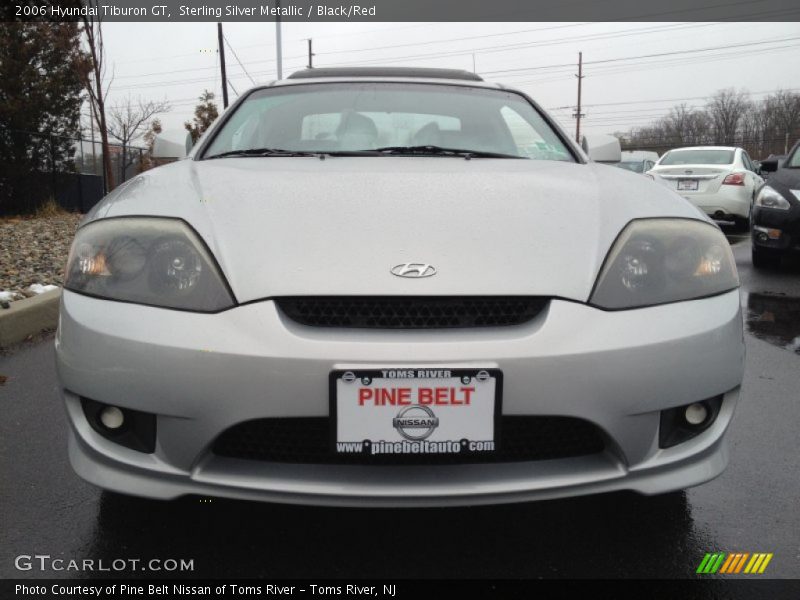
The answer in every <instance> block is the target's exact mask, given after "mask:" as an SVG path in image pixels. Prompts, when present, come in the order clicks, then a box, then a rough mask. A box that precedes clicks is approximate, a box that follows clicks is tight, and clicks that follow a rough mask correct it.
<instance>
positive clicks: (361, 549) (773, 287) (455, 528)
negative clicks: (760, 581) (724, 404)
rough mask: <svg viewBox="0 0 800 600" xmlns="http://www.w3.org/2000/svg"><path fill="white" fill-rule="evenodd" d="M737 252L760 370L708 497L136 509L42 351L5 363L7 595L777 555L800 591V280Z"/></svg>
mask: <svg viewBox="0 0 800 600" xmlns="http://www.w3.org/2000/svg"><path fill="white" fill-rule="evenodd" d="M731 239H732V241H733V242H734V252H735V255H736V259H737V264H738V266H739V272H740V277H741V279H742V302H743V306H745V308H746V309H748V310H747V311H746V312H747V326H746V329H747V336H746V338H747V339H746V341H747V370H746V374H745V379H744V384H743V389H742V400H741V402H740V405H739V408H738V412H737V415H736V417H735V420H734V422H733V424H732V426H731V431H730V432H729V438H728V439H729V444H730V451H731V462H730V465H729V466H728V468H727V470H726V471H725V473H724V474H723V475H722V476H721V477H719V478H717V479H716V480H714V481H712V482H710V483H707V484H705V485H702V486H700V487H697V488H693V489H690V490H688V491H686V492H682V493H675V494H669V495H666V496H660V497H650V498H648V497H641V496H637V495H635V494H628V493H616V494H606V495H599V496H590V497H583V498H576V499H570V500H557V501H547V502H539V503H529V504H518V505H505V506H500V507H480V508H455V509H453V508H449V509H424V510H387V509H381V510H364V509H340V508H337V509H329V508H309V507H293V506H282V505H271V504H260V503H250V502H239V501H229V500H218V499H213V500H212V501H211V502H201V501H200V500H199V499H197V498H194V499H183V500H180V501H175V502H167V503H164V502H156V501H148V500H140V499H128V498H124V497H119V496H115V495H110V494H105V493H102V492H101V491H100V490H98V489H96V488H94V487H93V486H91V485H89V484H87V483H84V482H83V481H82V480H80V479H79V478H78V477H77V476H76V475H74V474H73V472H72V470H71V468H70V467H69V464H68V460H67V455H66V423H65V417H64V413H63V408H62V407H61V405H60V402H59V400H58V399H57V395H56V379H55V373H54V368H53V349H52V339H46V340H44V341H42V342H39V343H36V344H28V345H26V346H23V347H21V348H19V349H18V350H16V351H15V352H14V353H12V354H11V355H9V356H0V374H2V375H6V376H7V377H8V381H7V382H6V383H5V385H2V386H0V410H1V411H2V413H0V414H2V419H0V482H2V483H0V517H1V519H2V521H1V526H0V577H3V578H12V577H20V576H23V577H26V578H28V577H53V576H57V577H65V576H66V577H81V576H82V575H81V574H80V573H75V572H71V573H68V572H62V573H54V572H52V571H45V572H37V571H28V572H25V573H21V572H19V571H17V570H15V568H14V557H15V556H17V555H20V554H37V553H38V554H49V555H51V556H52V557H54V558H55V557H60V558H66V559H72V558H74V559H84V558H93V559H95V560H97V559H101V558H103V559H105V560H107V561H109V562H110V561H111V560H112V559H114V558H120V557H139V558H145V559H149V558H178V559H180V558H190V559H194V565H195V571H194V573H191V574H189V575H190V576H194V577H283V578H286V577H289V578H294V577H298V578H309V577H320V578H326V577H342V578H354V577H362V578H363V577H371V578H398V577H399V578H407V577H426V578H427V577H445V578H467V577H468V578H484V577H487V578H539V577H545V578H548V577H582V578H583V577H599V578H605V577H635V578H651V577H655V578H684V577H695V575H694V571H695V569H696V567H697V564H698V562H699V561H700V559H701V558H702V557H703V555H704V554H705V553H706V552H711V551H728V552H731V551H744V552H772V553H774V558H773V559H772V562H771V563H770V565H769V568H768V574H769V575H770V576H771V577H781V578H784V577H786V578H797V577H800V511H798V505H799V504H798V498H800V466H799V465H798V460H797V456H798V426H800V264H798V263H797V262H795V263H793V264H790V265H785V266H784V267H783V269H781V270H779V271H770V272H755V271H754V270H753V268H752V266H751V264H750V256H749V241H747V240H746V238H742V237H740V236H739V237H732V238H731ZM128 574H130V573H128ZM123 575H124V573H123ZM154 575H158V574H154ZM171 575H172V574H171ZM86 576H91V574H87V575H86Z"/></svg>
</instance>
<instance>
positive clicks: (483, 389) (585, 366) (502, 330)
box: [56, 69, 744, 506]
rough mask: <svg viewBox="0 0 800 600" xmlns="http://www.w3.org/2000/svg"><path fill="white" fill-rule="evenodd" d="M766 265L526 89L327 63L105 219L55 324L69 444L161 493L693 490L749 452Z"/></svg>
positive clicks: (116, 197)
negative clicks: (748, 293)
mask: <svg viewBox="0 0 800 600" xmlns="http://www.w3.org/2000/svg"><path fill="white" fill-rule="evenodd" d="M184 134H185V132H184ZM170 140H172V143H171V141H170ZM174 141H175V138H174V136H173V137H172V138H170V136H169V135H168V134H167V133H166V132H165V134H164V137H163V138H162V139H161V140H160V142H158V143H157V144H156V154H157V155H159V154H160V155H162V156H164V155H165V154H166V153H167V152H168V149H170V148H172V149H176V151H175V153H174V154H181V153H183V152H184V146H183V143H184V140H183V139H179V140H178V143H177V144H175V143H174ZM609 147H610V146H609V145H608V144H605V145H604V146H603V148H604V152H605V153H606V159H609V158H608V156H607V155H608V148H609ZM618 153H619V151H618V147H617V155H618ZM590 154H591V147H590ZM609 160H612V161H613V160H614V159H613V158H610V159H609ZM616 160H617V161H618V160H619V158H618V157H617V158H616ZM738 285H739V281H738V276H737V273H736V268H735V265H734V261H733V258H732V253H731V250H730V247H729V245H728V243H727V241H726V239H725V237H724V236H723V235H722V233H721V232H720V230H719V229H718V228H717V227H716V226H715V225H713V224H712V223H711V222H710V221H709V220H708V219H707V218H706V217H705V215H702V214H700V213H699V211H698V210H697V209H696V208H694V207H693V206H691V205H690V204H689V203H688V202H686V200H684V199H683V198H681V197H680V196H679V195H678V194H676V193H675V192H674V191H672V190H669V189H667V188H666V187H664V186H661V185H658V184H656V183H654V182H653V181H651V180H649V179H647V178H644V177H640V176H636V175H634V174H631V173H626V172H624V171H623V170H621V169H616V168H613V167H610V166H605V165H601V164H598V163H595V162H593V161H592V160H591V159H590V158H589V156H587V154H585V153H584V151H583V150H581V148H580V147H579V146H578V145H577V144H575V143H573V142H572V141H571V140H570V139H569V138H568V136H567V135H565V133H564V132H563V131H561V130H560V129H559V127H558V126H557V125H556V124H555V123H554V121H553V120H552V119H551V118H550V117H549V116H548V115H547V114H546V113H545V112H544V111H543V110H542V109H541V108H540V107H539V106H538V105H537V104H535V103H534V102H533V101H532V100H531V99H530V98H528V97H527V96H526V95H525V94H523V93H522V92H519V91H516V90H513V89H509V88H507V87H504V86H501V85H497V84H491V83H486V82H484V81H482V80H481V79H480V78H479V77H477V76H476V75H474V74H471V73H465V72H460V71H450V70H436V69H434V70H428V69H348V70H338V69H315V70H313V71H303V72H300V73H296V74H295V75H293V76H291V77H289V78H288V79H286V80H283V81H277V82H273V83H271V84H269V85H264V86H261V87H257V88H254V89H252V90H250V91H249V92H247V93H246V94H244V95H243V96H242V97H241V98H240V99H239V100H238V101H237V102H236V103H235V104H233V105H232V106H231V107H230V108H229V109H228V110H227V111H226V112H225V113H224V114H223V115H222V116H221V117H220V119H219V120H218V122H217V123H215V124H214V125H213V126H212V127H211V128H210V129H209V131H207V132H206V133H205V135H204V136H203V138H202V139H201V140H200V141H199V143H198V144H197V145H196V146H195V147H194V148H193V149H192V150H191V153H190V154H189V156H188V157H187V158H186V159H185V160H179V161H177V162H173V163H172V164H168V165H165V166H162V167H159V168H157V169H154V170H151V171H147V172H145V173H142V174H141V175H138V176H137V177H135V178H134V179H132V180H131V181H129V182H127V183H125V184H123V185H121V186H119V187H118V188H117V189H115V190H114V191H113V192H112V193H111V194H109V195H108V196H107V197H106V198H105V199H104V200H103V201H102V202H101V203H100V204H99V205H98V206H97V207H96V208H95V209H94V210H93V211H92V212H91V213H90V214H89V215H87V217H86V219H85V221H84V222H83V223H82V226H81V227H80V229H79V231H78V233H77V235H76V237H75V241H74V244H73V246H72V250H71V252H70V256H69V259H68V265H67V280H66V284H65V290H64V293H63V295H62V300H61V317H60V323H59V328H58V333H57V336H56V350H57V353H56V354H57V368H58V375H59V379H60V383H61V394H62V396H63V400H64V403H65V405H66V410H67V414H68V420H69V427H70V436H69V455H70V459H71V463H72V465H73V467H74V469H75V471H76V472H77V473H78V474H79V475H80V476H81V477H83V478H85V479H86V480H88V481H90V482H92V483H95V484H97V485H98V486H101V487H103V488H106V489H108V490H113V491H117V492H121V493H124V494H132V495H139V496H147V497H151V498H161V499H170V498H175V497H178V496H181V495H185V494H200V495H206V496H227V497H235V498H244V499H254V500H267V501H276V502H290V503H306V504H326V505H362V506H423V505H458V504H485V503H501V502H515V501H527V500H535V499H543V498H555V497H563V496H574V495H579V494H590V493H596V492H606V491H611V490H634V491H636V492H640V493H643V494H657V493H662V492H667V491H671V490H677V489H681V488H686V487H688V486H693V485H697V484H699V483H702V482H705V481H708V480H709V479H712V478H713V477H716V476H717V475H719V474H720V473H721V472H722V470H723V469H724V468H725V465H726V462H727V460H728V454H727V450H726V445H725V439H724V434H725V430H726V428H727V427H728V425H729V423H730V421H731V418H732V416H733V413H734V409H735V407H736V403H737V399H738V396H739V387H740V383H741V381H742V373H743V360H744V345H743V336H742V315H741V309H740V301H739V292H738Z"/></svg>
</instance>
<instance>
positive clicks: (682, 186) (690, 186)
mask: <svg viewBox="0 0 800 600" xmlns="http://www.w3.org/2000/svg"><path fill="white" fill-rule="evenodd" d="M697 184H698V182H697V179H678V190H679V191H681V192H696V191H697Z"/></svg>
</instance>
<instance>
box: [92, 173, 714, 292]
mask: <svg viewBox="0 0 800 600" xmlns="http://www.w3.org/2000/svg"><path fill="white" fill-rule="evenodd" d="M128 215H157V216H166V217H179V218H181V219H184V220H185V221H187V222H188V223H189V224H190V225H191V226H192V227H194V228H195V230H197V232H198V233H199V234H200V235H201V237H202V238H203V239H204V240H205V242H206V243H207V244H208V246H209V248H210V249H211V251H212V252H213V253H214V255H215V256H216V257H217V260H218V261H219V264H220V266H221V268H222V271H223V272H224V274H225V276H226V277H227V279H228V282H229V283H230V285H231V288H232V289H233V292H234V294H235V296H236V299H237V300H238V301H239V302H247V301H252V300H257V299H261V298H268V297H277V296H291V295H460V294H474V295H541V296H559V297H563V298H569V299H573V300H578V301H586V300H588V298H589V295H590V293H591V289H592V286H593V284H594V281H595V279H596V277H597V273H598V271H599V269H600V266H601V265H602V262H603V259H604V257H605V256H606V253H607V252H608V250H609V248H610V246H611V244H612V243H613V241H614V239H615V238H616V237H617V235H618V234H619V232H620V231H621V230H622V228H623V227H624V226H625V225H626V224H627V223H628V222H630V221H631V220H632V219H635V218H643V217H660V216H675V217H685V218H694V219H702V218H703V217H702V216H701V215H700V214H699V213H698V211H697V210H696V209H695V208H694V207H693V206H691V205H690V204H689V203H688V202H686V201H685V200H684V199H683V198H681V197H680V196H678V195H677V194H675V193H674V192H671V191H669V190H666V189H665V188H664V187H663V186H660V185H658V184H656V183H654V182H653V181H651V180H649V179H647V178H644V177H642V176H641V175H637V174H635V173H628V172H625V171H623V170H621V169H617V168H614V167H609V166H604V165H598V164H576V163H566V162H557V161H534V160H510V159H505V160H503V159H472V160H463V159H460V158H458V159H456V158H446V157H357V158H351V157H329V158H327V159H325V160H320V159H319V158H315V157H295V158H282V157H273V158H229V159H218V160H206V161H195V160H183V161H179V162H177V163H173V164H171V165H167V166H164V167H160V168H158V169H154V170H152V171H147V172H145V173H143V174H141V175H139V176H137V177H136V178H134V179H132V180H130V181H128V182H127V183H125V184H124V185H122V186H120V187H119V188H117V189H116V190H114V192H112V193H111V194H109V195H108V196H107V197H106V198H105V199H104V200H103V201H102V202H101V203H100V204H98V206H97V207H96V208H95V209H94V210H93V211H92V212H91V213H90V214H89V215H87V221H91V220H96V219H102V218H109V217H117V216H128ZM406 262H421V263H429V264H431V265H433V266H434V267H435V268H436V270H437V273H436V275H435V276H433V277H427V278H424V279H412V278H404V277H397V276H395V275H393V274H392V273H391V269H392V267H394V266H396V265H398V264H401V263H406Z"/></svg>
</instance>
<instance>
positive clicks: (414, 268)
mask: <svg viewBox="0 0 800 600" xmlns="http://www.w3.org/2000/svg"><path fill="white" fill-rule="evenodd" d="M392 275H397V276H398V277H410V278H412V279H420V278H422V277H431V276H433V275H436V267H434V266H433V265H431V264H428V263H410V262H409V263H403V264H400V265H397V266H394V267H392Z"/></svg>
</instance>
